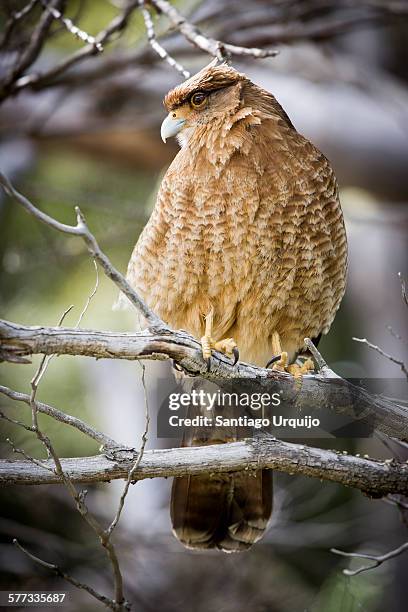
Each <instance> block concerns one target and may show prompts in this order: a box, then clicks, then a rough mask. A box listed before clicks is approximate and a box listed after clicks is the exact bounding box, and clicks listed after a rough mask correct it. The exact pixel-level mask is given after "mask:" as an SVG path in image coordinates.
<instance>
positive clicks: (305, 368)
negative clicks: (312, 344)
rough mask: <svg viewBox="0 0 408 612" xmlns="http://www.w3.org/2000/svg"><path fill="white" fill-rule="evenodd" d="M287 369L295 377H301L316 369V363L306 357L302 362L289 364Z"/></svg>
mask: <svg viewBox="0 0 408 612" xmlns="http://www.w3.org/2000/svg"><path fill="white" fill-rule="evenodd" d="M286 371H287V372H289V374H292V376H294V377H295V378H300V377H301V376H304V375H305V374H308V373H309V372H313V371H314V363H313V361H312V360H311V359H306V360H305V361H304V362H303V363H302V364H297V363H292V364H291V365H288V366H287V368H286Z"/></svg>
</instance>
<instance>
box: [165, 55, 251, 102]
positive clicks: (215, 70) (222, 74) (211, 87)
mask: <svg viewBox="0 0 408 612" xmlns="http://www.w3.org/2000/svg"><path fill="white" fill-rule="evenodd" d="M239 81H248V78H247V77H246V76H245V74H242V73H241V72H238V71H237V70H235V68H232V67H231V66H228V65H227V64H225V63H222V64H217V65H215V62H214V61H213V62H211V63H210V64H208V65H207V66H205V67H204V68H203V69H202V70H200V72H197V74H194V75H193V76H192V77H190V78H189V79H188V80H187V81H184V83H181V85H178V86H177V87H175V88H174V89H172V90H171V91H169V93H168V94H167V95H166V97H165V98H164V106H165V107H166V108H167V110H168V111H170V110H173V109H174V108H176V107H177V106H180V105H181V104H183V103H184V102H186V101H187V100H188V99H189V98H190V96H191V95H192V94H193V93H194V92H196V91H205V92H211V91H215V90H217V89H222V88H223V87H228V86H229V85H234V83H238V82H239Z"/></svg>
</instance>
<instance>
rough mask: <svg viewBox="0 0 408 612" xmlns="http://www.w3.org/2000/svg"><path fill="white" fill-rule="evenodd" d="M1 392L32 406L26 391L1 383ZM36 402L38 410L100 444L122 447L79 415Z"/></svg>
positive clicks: (108, 446)
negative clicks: (15, 389) (72, 414)
mask: <svg viewBox="0 0 408 612" xmlns="http://www.w3.org/2000/svg"><path fill="white" fill-rule="evenodd" d="M0 393H2V394H3V395H6V396H7V397H9V398H10V399H12V400H16V401H17V402H24V403H25V404H27V405H28V406H30V396H29V395H27V394H26V393H19V392H18V391H13V390H12V389H9V388H8V387H5V386H3V385H0ZM36 403H37V410H38V412H42V413H43V414H46V415H48V416H50V417H52V418H53V419H55V420H56V421H60V423H65V425H69V426H70V427H75V429H78V431H80V432H81V433H83V434H85V435H86V436H88V437H89V438H92V439H93V440H96V442H99V444H102V446H104V447H105V448H119V447H120V448H122V446H121V445H120V444H119V443H118V442H116V441H115V440H113V438H110V437H109V436H107V435H106V434H104V433H102V432H101V431H98V430H97V429H94V428H93V427H91V426H90V425H88V424H87V423H85V422H84V421H82V420H81V419H79V418H78V417H74V416H71V415H70V414H66V413H65V412H62V411H61V410H57V408H53V407H52V406H49V405H48V404H44V403H43V402H38V401H37V402H36Z"/></svg>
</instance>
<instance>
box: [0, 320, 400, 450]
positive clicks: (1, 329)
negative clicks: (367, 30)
mask: <svg viewBox="0 0 408 612" xmlns="http://www.w3.org/2000/svg"><path fill="white" fill-rule="evenodd" d="M37 353H43V354H57V355H83V356H87V357H95V358H97V359H103V358H105V359H127V360H138V359H173V360H174V361H175V362H176V363H177V364H179V365H180V367H181V368H183V370H184V371H185V372H187V373H188V374H191V375H195V376H201V377H205V378H224V379H226V378H231V379H234V378H235V379H251V378H253V379H257V381H258V382H259V381H260V380H262V379H269V380H274V381H276V382H279V385H280V386H281V388H282V390H284V391H285V393H286V394H287V395H289V394H290V397H291V401H293V405H295V406H296V407H298V408H299V409H301V408H302V406H309V407H310V406H316V407H319V408H320V409H321V410H322V411H324V410H331V411H334V412H335V413H341V414H346V415H348V416H350V417H351V418H353V419H355V420H357V419H361V420H364V419H368V420H369V422H370V423H372V424H373V425H374V427H375V428H376V429H378V430H379V431H381V432H382V433H385V434H386V435H388V436H392V437H394V438H398V439H399V440H403V441H408V410H407V409H406V408H404V407H403V406H399V405H398V404H396V403H394V402H392V401H390V400H388V399H387V398H384V397H381V396H374V395H371V394H370V393H368V392H367V391H365V390H364V389H362V388H359V387H356V386H354V385H352V384H351V383H349V382H348V381H346V380H344V379H342V378H340V377H339V376H337V375H336V374H334V373H333V372H332V371H331V370H330V369H329V368H327V367H326V368H323V369H322V370H321V373H320V374H317V375H314V376H304V377H303V378H302V384H301V386H297V385H294V384H293V378H292V377H291V376H290V375H289V374H286V373H283V372H278V371H274V370H267V369H265V368H259V367H257V366H253V365H249V364H245V363H243V362H240V363H238V364H237V365H235V366H233V365H232V363H231V361H230V359H228V357H226V356H225V355H223V354H221V353H215V354H214V355H213V357H212V359H211V371H210V372H207V364H206V362H205V361H204V360H203V358H202V351H201V345H200V343H199V341H198V340H196V339H195V338H193V337H192V336H190V335H189V334H187V333H186V332H183V331H171V330H166V331H163V332H161V333H160V332H158V333H153V332H152V331H149V330H144V331H142V332H139V333H125V332H104V331H94V330H83V329H81V330H79V329H72V328H64V327H39V326H25V325H19V324H16V323H11V322H9V321H2V320H0V356H1V358H2V359H7V360H9V359H10V360H16V358H17V359H18V358H21V357H23V356H24V355H31V354H37Z"/></svg>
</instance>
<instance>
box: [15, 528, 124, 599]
mask: <svg viewBox="0 0 408 612" xmlns="http://www.w3.org/2000/svg"><path fill="white" fill-rule="evenodd" d="M13 544H14V545H15V546H17V548H18V549H19V550H21V552H22V553H24V554H25V555H26V556H27V557H28V558H29V559H31V561H34V562H35V563H38V564H39V565H41V566H42V567H45V568H46V569H49V570H51V571H52V572H54V573H55V574H56V575H57V576H59V577H60V578H63V579H64V580H66V581H67V582H69V583H70V584H72V585H73V586H75V587H77V588H78V589H82V590H84V591H86V592H87V593H89V595H91V596H92V597H94V598H95V599H97V600H98V601H100V602H102V603H103V604H104V605H105V606H106V607H107V608H110V609H111V610H115V611H116V610H120V609H122V608H121V607H119V606H117V605H116V603H115V602H114V601H112V600H111V599H109V598H108V597H104V595H101V594H100V593H98V592H97V591H95V589H93V588H92V587H90V586H88V585H87V584H85V583H83V582H79V581H78V580H76V579H75V578H73V577H72V576H70V575H69V574H67V573H65V572H63V571H62V570H61V569H60V568H59V567H58V565H55V564H54V563H48V562H47V561H44V560H43V559H40V557H37V556H36V555H33V554H32V553H30V552H28V550H26V549H25V548H24V547H23V546H21V544H20V543H19V541H18V540H17V539H16V538H14V540H13Z"/></svg>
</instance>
